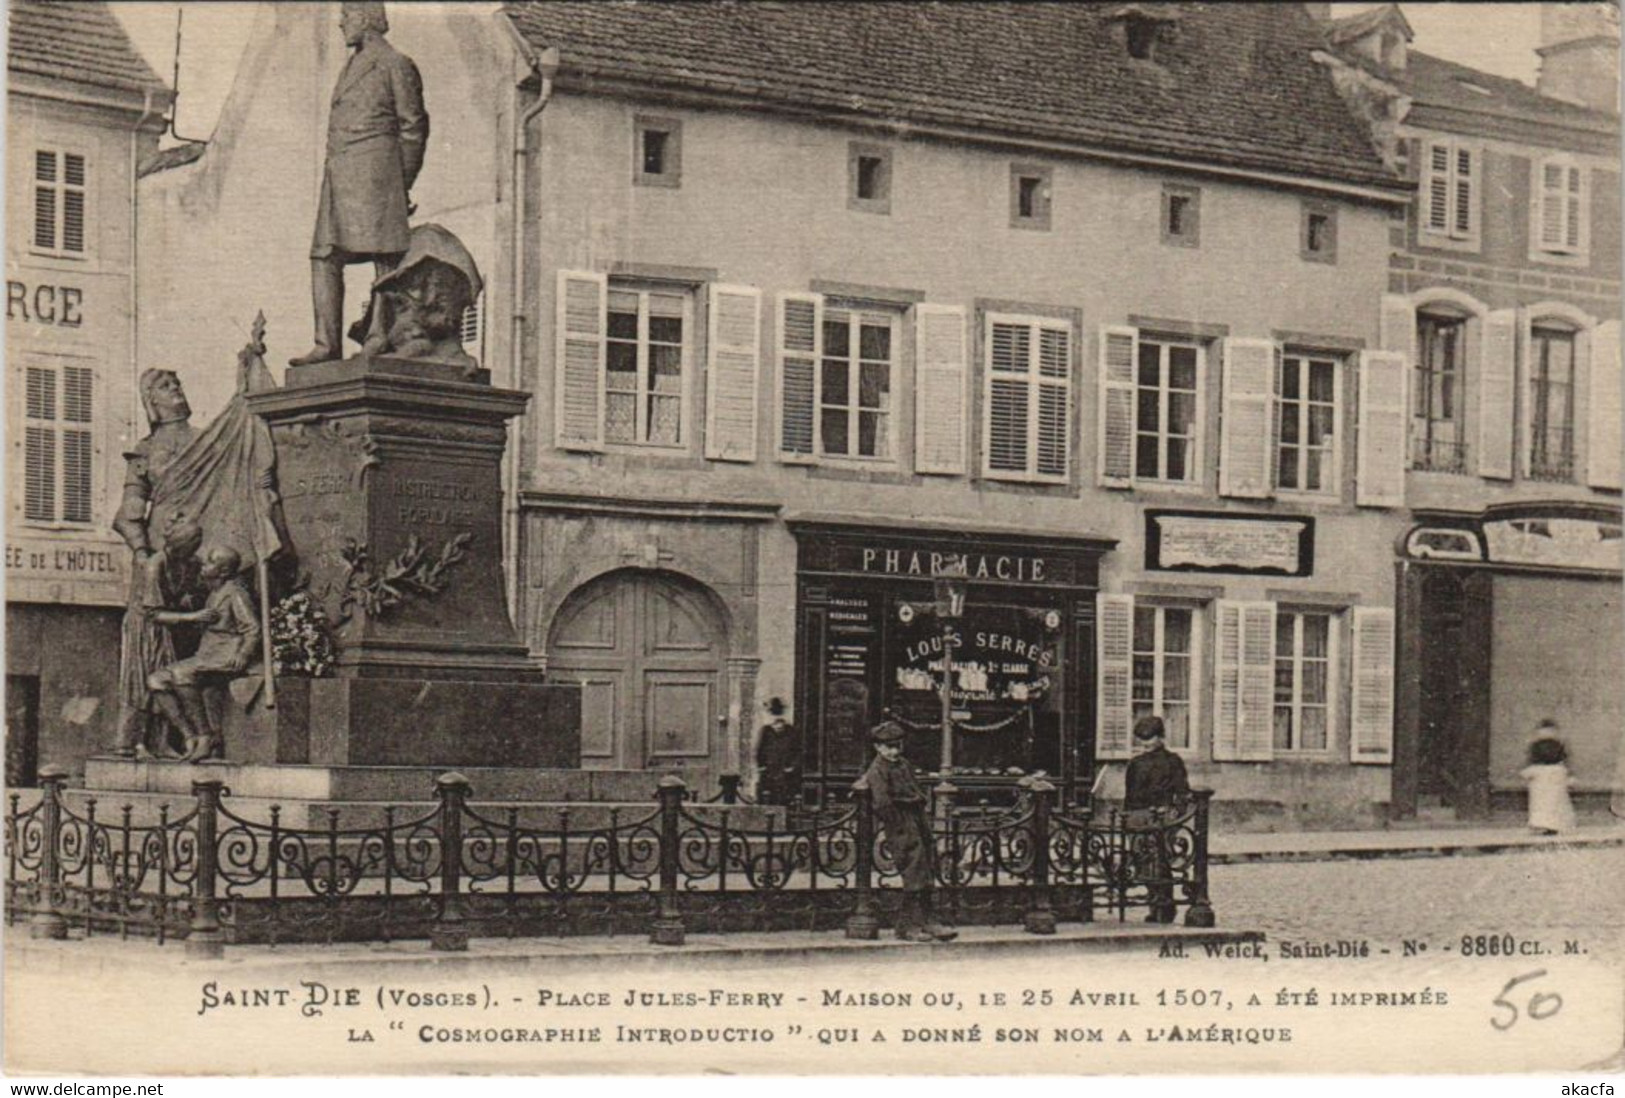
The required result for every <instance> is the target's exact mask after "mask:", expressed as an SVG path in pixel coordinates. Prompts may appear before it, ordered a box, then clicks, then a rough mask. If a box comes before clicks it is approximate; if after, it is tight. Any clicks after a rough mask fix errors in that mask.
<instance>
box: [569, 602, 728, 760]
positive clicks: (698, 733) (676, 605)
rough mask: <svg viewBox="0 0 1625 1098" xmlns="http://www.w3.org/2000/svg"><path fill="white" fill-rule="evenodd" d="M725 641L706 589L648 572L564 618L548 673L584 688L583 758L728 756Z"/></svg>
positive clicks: (582, 604)
mask: <svg viewBox="0 0 1625 1098" xmlns="http://www.w3.org/2000/svg"><path fill="white" fill-rule="evenodd" d="M725 650H726V644H725V638H724V637H723V636H722V629H721V627H720V623H719V622H718V619H717V616H716V614H715V613H713V612H712V610H711V608H710V607H709V606H708V605H707V604H706V600H705V598H704V596H703V594H702V593H701V592H700V591H699V590H698V589H696V588H694V587H691V586H689V585H687V584H684V583H681V582H679V581H677V580H675V579H672V578H668V577H666V576H661V575H652V574H649V573H641V572H622V573H615V574H612V575H610V576H606V577H603V578H602V579H599V580H596V581H594V582H593V583H591V584H589V585H587V586H586V587H583V588H582V589H581V590H579V591H577V592H576V593H575V594H573V595H572V596H571V597H570V599H569V600H568V601H567V602H566V603H565V605H564V607H563V608H562V609H561V610H560V611H559V614H558V616H557V618H555V620H554V626H553V632H552V636H551V638H550V640H549V644H548V653H549V654H548V673H549V676H550V677H553V678H556V679H557V680H559V681H561V682H578V683H580V684H581V686H582V706H581V765H582V766H583V767H586V768H589V769H598V770H642V769H647V768H650V767H657V766H703V765H707V764H710V763H713V762H718V763H720V759H716V758H714V757H713V756H714V754H715V753H716V752H718V751H719V750H720V748H721V742H720V739H721V738H720V736H719V735H718V734H717V723H716V717H717V713H718V711H719V707H720V704H721V699H720V695H721V687H722V663H723V655H724V652H725Z"/></svg>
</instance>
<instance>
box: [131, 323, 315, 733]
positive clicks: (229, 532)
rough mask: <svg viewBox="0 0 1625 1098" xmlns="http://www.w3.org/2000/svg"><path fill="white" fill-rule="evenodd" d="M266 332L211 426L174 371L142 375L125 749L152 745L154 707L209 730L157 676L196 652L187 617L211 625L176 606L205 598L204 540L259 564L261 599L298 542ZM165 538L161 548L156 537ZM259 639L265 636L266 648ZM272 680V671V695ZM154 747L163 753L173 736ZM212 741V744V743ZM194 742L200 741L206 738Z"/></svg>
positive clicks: (220, 554) (244, 564) (134, 466)
mask: <svg viewBox="0 0 1625 1098" xmlns="http://www.w3.org/2000/svg"><path fill="white" fill-rule="evenodd" d="M264 337H265V318H264V317H263V316H261V317H259V318H257V319H256V320H255V322H254V328H253V332H252V334H251V336H250V338H249V343H248V346H246V347H244V348H243V350H242V351H240V352H239V353H238V355H237V392H236V394H235V395H234V396H233V397H232V399H231V402H230V403H229V404H228V405H227V406H226V408H225V410H224V411H222V412H221V413H220V415H218V416H216V417H215V419H214V422H212V423H210V424H209V426H208V427H207V428H206V429H205V430H202V431H199V430H197V429H196V428H194V427H193V426H192V424H191V415H192V409H191V406H190V405H189V404H188V403H187V401H186V392H185V390H184V389H183V388H182V387H181V383H180V379H179V378H177V377H176V376H175V374H174V372H173V371H170V370H148V371H147V372H146V373H144V374H142V375H141V382H140V388H141V398H142V402H143V403H144V404H145V406H146V410H147V419H148V421H149V422H150V423H151V425H152V433H151V434H149V435H148V436H147V437H146V438H144V439H142V440H141V441H140V442H138V443H136V444H135V446H133V447H131V449H130V450H129V451H128V452H127V453H126V454H125V455H124V457H125V461H126V463H127V464H126V471H125V478H124V497H123V499H122V501H121V502H120V504H119V509H118V514H117V515H116V516H115V517H114V519H113V528H114V529H115V530H116V531H118V533H119V536H120V537H122V538H123V539H124V541H125V543H126V544H128V545H129V546H130V550H131V553H132V555H133V562H132V567H131V582H130V598H129V604H128V607H127V609H126V612H125V618H124V628H123V632H122V637H121V641H122V647H121V650H120V653H119V724H118V734H117V738H116V740H115V741H114V744H113V747H112V750H113V752H114V754H117V755H124V756H128V755H132V754H135V753H136V750H137V748H138V747H140V746H143V745H144V744H145V743H146V740H147V738H148V733H149V731H150V728H149V726H150V725H151V723H152V718H153V717H154V716H170V717H172V723H173V724H174V726H175V727H176V728H178V729H181V730H182V731H185V732H186V733H187V735H188V737H189V739H190V738H192V737H194V736H195V737H197V738H199V739H201V737H202V736H203V735H204V731H203V729H195V730H194V729H193V728H191V727H189V725H188V724H187V723H186V721H185V719H184V718H185V714H184V713H181V714H180V718H179V719H173V718H174V713H173V712H172V710H174V709H175V707H174V706H166V705H164V704H163V703H161V702H159V701H158V699H156V698H155V697H154V696H153V690H154V687H153V685H152V683H153V677H154V674H155V672H158V671H160V670H162V669H163V668H164V667H165V666H169V665H174V664H176V663H177V662H184V657H187V656H189V655H191V653H190V651H189V649H190V648H191V647H193V645H192V644H191V643H190V641H191V637H190V636H189V635H188V633H189V632H190V630H189V628H188V627H189V626H192V625H208V624H209V621H205V620H204V619H202V618H197V619H196V620H193V619H192V618H189V617H184V616H182V617H175V616H174V615H176V614H181V615H185V614H186V613H187V612H188V611H189V609H190V607H191V606H195V605H196V604H197V601H201V600H200V599H199V596H200V594H201V592H199V591H198V590H197V581H198V580H199V578H201V573H200V572H198V571H195V567H196V562H195V561H194V560H193V559H192V558H193V556H194V554H196V552H197V549H198V546H199V545H200V544H207V545H209V546H212V547H213V548H212V549H211V550H210V553H209V554H208V555H210V556H212V557H213V558H215V559H216V561H217V565H218V562H219V561H220V560H224V559H225V555H228V554H229V557H230V559H231V561H233V562H234V563H233V564H232V568H233V570H234V572H235V571H236V570H239V569H241V570H246V569H248V568H249V567H252V568H254V569H255V570H256V571H257V573H258V587H259V591H260V594H261V597H262V599H265V598H268V597H269V577H268V573H267V571H266V562H267V561H268V560H269V559H270V558H271V557H273V556H275V555H276V554H278V553H280V552H282V551H283V550H284V549H286V548H287V536H286V530H285V526H284V523H283V521H282V514H281V503H280V500H279V499H278V496H277V491H276V454H275V450H274V448H273V447H272V444H271V435H270V431H269V430H268V429H267V428H266V426H265V424H264V422H263V421H262V420H260V419H259V418H258V417H257V416H255V415H253V414H252V413H251V412H250V411H249V410H248V404H247V395H248V394H249V393H250V392H254V391H258V390H260V389H264V388H267V387H269V386H270V385H271V384H272V382H271V378H270V371H268V370H267V369H266V368H265V361H264V354H265V342H264ZM159 539H162V542H163V546H162V550H161V551H160V549H159V548H158V547H157V546H156V545H155V542H156V541H157V540H159ZM246 589H247V588H246V587H244V590H246ZM250 612H252V607H250ZM263 618H264V614H263V613H262V614H259V615H255V620H256V622H257V623H258V622H259V621H260V620H262V619H263ZM258 627H259V626H258V625H256V628H258ZM205 640H207V637H205ZM217 647H218V646H217ZM258 647H259V642H258V641H256V645H255V650H256V651H257V650H258ZM200 653H201V650H200ZM177 657H182V658H181V659H177ZM216 662H218V661H216ZM229 662H231V661H228V663H229ZM216 670H218V671H219V672H220V673H222V674H227V675H228V676H229V673H230V669H229V666H226V667H221V668H219V669H216V668H214V667H213V665H212V664H211V667H210V671H211V672H214V671H216ZM272 685H273V684H272V683H271V682H270V680H269V678H268V679H267V682H266V694H267V697H269V696H270V693H271V688H272ZM166 689H167V687H166ZM267 704H269V701H268V702H267ZM193 724H194V725H195V722H193ZM153 746H155V747H156V748H157V749H158V750H159V751H160V752H161V750H162V747H163V744H162V742H159V743H157V744H155V745H153ZM205 746H206V747H208V748H210V749H212V747H213V744H212V743H210V744H206V745H205ZM189 747H190V748H192V749H195V748H196V747H197V744H196V743H192V744H190V745H189ZM188 753H189V754H190V753H191V751H190V750H189V751H188Z"/></svg>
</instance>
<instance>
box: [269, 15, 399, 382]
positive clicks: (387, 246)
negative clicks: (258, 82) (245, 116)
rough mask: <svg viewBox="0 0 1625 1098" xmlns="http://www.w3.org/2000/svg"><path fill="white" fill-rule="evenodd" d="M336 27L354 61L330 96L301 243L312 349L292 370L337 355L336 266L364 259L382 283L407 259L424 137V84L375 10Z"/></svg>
mask: <svg viewBox="0 0 1625 1098" xmlns="http://www.w3.org/2000/svg"><path fill="white" fill-rule="evenodd" d="M339 28H340V29H341V30H342V31H343V32H344V44H345V45H347V46H350V47H353V48H354V49H355V53H354V54H352V55H351V57H350V59H349V61H348V62H346V63H345V66H344V71H343V72H342V73H341V74H340V75H339V80H338V85H337V87H335V88H334V90H333V106H332V112H331V114H330V115H329V116H328V122H327V163H326V169H325V171H324V172H323V174H322V193H321V198H320V199H319V200H318V203H317V211H316V233H315V237H314V239H313V240H312V241H311V245H310V259H311V302H312V306H313V308H314V311H315V314H316V346H315V347H314V348H313V349H312V350H311V351H310V352H309V353H308V354H304V355H301V356H300V357H298V358H296V359H294V360H293V361H292V363H291V364H292V365H294V366H308V365H311V364H313V363H317V362H328V361H331V360H332V359H335V358H342V357H344V355H343V317H344V268H345V266H346V265H348V264H351V263H364V262H366V261H368V260H371V261H372V263H373V266H374V269H375V274H376V275H377V277H380V278H381V277H382V276H383V275H385V274H387V273H388V272H389V271H391V270H393V269H394V267H395V264H396V263H397V262H399V260H400V257H401V256H402V255H403V254H404V253H405V252H406V249H407V246H408V243H409V240H408V225H407V216H408V214H409V213H410V209H411V208H410V205H409V203H408V198H407V196H408V194H409V193H410V192H411V190H412V184H413V183H414V182H415V181H416V180H417V177H418V170H419V169H420V168H422V167H423V151H424V146H425V145H426V144H427V143H428V139H429V115H428V112H427V111H425V110H424V108H423V81H422V79H421V78H420V77H419V76H418V70H417V66H416V65H414V64H413V63H412V59H411V58H409V57H407V56H406V55H405V54H402V53H398V52H397V51H396V50H395V49H394V47H392V46H391V45H390V44H389V43H388V42H387V41H385V40H384V35H385V34H387V33H388V32H389V20H388V18H387V17H386V16H385V14H384V5H382V4H377V3H366V4H363V3H346V4H344V5H342V14H341V15H340V17H339Z"/></svg>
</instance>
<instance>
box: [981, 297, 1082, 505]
mask: <svg viewBox="0 0 1625 1098" xmlns="http://www.w3.org/2000/svg"><path fill="white" fill-rule="evenodd" d="M985 335H986V344H985V345H986V363H987V369H986V373H985V376H986V388H985V390H984V411H983V420H982V427H983V462H982V471H983V472H984V473H985V474H986V475H987V476H989V477H993V478H996V479H1000V480H1032V481H1044V482H1054V483H1059V482H1064V481H1065V480H1066V479H1067V471H1068V458H1069V450H1070V445H1069V443H1070V439H1071V435H1072V326H1071V325H1070V324H1068V323H1067V322H1066V321H1063V320H1053V319H1048V318H1042V317H1024V316H1012V315H1008V314H995V313H989V314H988V315H987V317H986V333H985Z"/></svg>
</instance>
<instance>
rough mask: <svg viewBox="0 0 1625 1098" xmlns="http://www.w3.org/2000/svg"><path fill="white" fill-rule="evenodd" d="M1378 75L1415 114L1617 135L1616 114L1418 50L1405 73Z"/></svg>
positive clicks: (1410, 53)
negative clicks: (1426, 111)
mask: <svg viewBox="0 0 1625 1098" xmlns="http://www.w3.org/2000/svg"><path fill="white" fill-rule="evenodd" d="M1382 76H1383V78H1384V79H1385V80H1388V81H1390V82H1391V83H1393V84H1395V85H1396V86H1397V87H1399V88H1400V90H1401V91H1403V92H1404V93H1405V94H1406V95H1408V96H1410V97H1411V101H1412V110H1413V111H1414V110H1415V109H1416V108H1417V107H1440V108H1445V109H1449V110H1454V111H1466V112H1469V113H1473V114H1484V115H1494V116H1496V117H1498V118H1503V119H1510V120H1513V121H1517V122H1527V123H1534V124H1536V125H1541V126H1564V127H1568V128H1572V129H1580V130H1590V131H1594V132H1596V133H1599V134H1606V135H1608V136H1610V137H1613V138H1616V139H1617V138H1618V136H1619V116H1618V115H1617V114H1610V113H1608V112H1606V111H1599V110H1593V109H1591V108H1590V107H1581V106H1578V105H1576V104H1574V103H1569V102H1565V101H1564V100H1561V99H1553V98H1552V97H1551V96H1549V95H1542V94H1541V93H1540V92H1538V91H1536V90H1535V89H1534V88H1531V87H1530V86H1529V85H1528V84H1524V83H1520V82H1519V81H1517V80H1509V79H1507V78H1506V77H1504V76H1496V75H1494V74H1492V73H1487V72H1483V71H1481V70H1479V69H1472V68H1468V67H1467V66H1466V65H1458V64H1456V63H1455V62H1454V61H1446V60H1444V59H1443V58H1442V57H1434V56H1432V55H1430V54H1426V53H1419V52H1417V51H1416V50H1410V51H1408V52H1407V54H1406V58H1405V71H1404V72H1400V73H1394V72H1385V73H1383V74H1382ZM1474 89H1478V90H1474Z"/></svg>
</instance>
